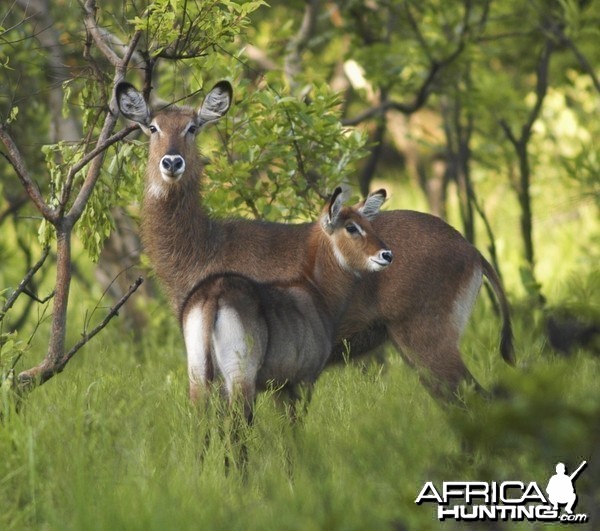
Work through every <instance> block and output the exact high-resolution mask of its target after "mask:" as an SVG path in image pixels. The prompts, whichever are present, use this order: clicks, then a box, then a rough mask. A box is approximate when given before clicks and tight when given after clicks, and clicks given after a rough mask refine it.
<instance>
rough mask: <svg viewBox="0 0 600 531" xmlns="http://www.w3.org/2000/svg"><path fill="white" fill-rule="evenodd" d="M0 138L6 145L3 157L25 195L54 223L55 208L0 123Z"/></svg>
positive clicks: (55, 216) (55, 217)
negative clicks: (9, 165) (43, 195)
mask: <svg viewBox="0 0 600 531" xmlns="http://www.w3.org/2000/svg"><path fill="white" fill-rule="evenodd" d="M0 140H2V143H3V144H4V145H5V146H6V149H7V151H8V153H3V155H4V157H5V158H6V159H7V160H8V162H10V164H11V166H12V167H13V168H14V170H15V172H16V174H17V177H18V178H19V180H20V181H21V184H22V185H23V187H24V188H25V191H26V192H27V195H28V196H29V198H30V199H31V201H32V202H33V204H34V205H35V206H36V208H37V209H38V210H39V211H40V213H41V214H42V216H44V218H45V219H47V220H48V221H50V222H51V223H55V222H56V219H57V212H56V209H54V208H52V207H51V206H49V205H48V204H47V203H46V201H45V200H44V198H43V197H42V194H41V193H40V190H39V188H38V187H37V185H36V184H35V183H34V182H33V179H32V178H31V175H30V174H29V171H28V170H27V167H26V166H25V158H24V157H23V155H22V154H21V152H20V151H19V148H18V147H17V145H16V144H15V143H14V141H13V139H12V136H10V134H9V132H8V131H7V130H6V127H5V125H4V124H1V123H0Z"/></svg>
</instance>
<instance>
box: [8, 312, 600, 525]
mask: <svg viewBox="0 0 600 531" xmlns="http://www.w3.org/2000/svg"><path fill="white" fill-rule="evenodd" d="M519 317H520V316H517V319H516V325H517V330H516V334H517V337H518V338H519V341H518V355H519V358H520V367H519V368H518V369H516V370H514V369H510V368H507V367H505V366H504V364H503V363H502V361H501V359H500V355H499V353H498V351H497V342H498V322H497V319H496V317H495V316H494V315H493V313H492V312H491V310H489V309H488V308H487V305H486V304H484V303H480V304H478V306H477V310H476V315H475V318H474V320H473V323H472V325H471V326H470V327H469V330H468V332H467V335H466V337H465V342H464V343H465V344H464V351H465V357H466V359H467V360H468V363H469V366H470V368H471V369H472V371H473V372H474V373H475V374H476V375H477V377H478V378H479V379H480V380H481V381H482V382H483V383H484V384H485V385H486V386H488V387H491V386H494V385H496V386H498V385H499V386H501V387H502V388H503V395H504V398H502V399H499V400H496V401H492V402H482V401H481V400H480V399H479V398H478V397H475V396H473V395H472V394H471V393H469V392H468V390H467V391H466V401H467V403H468V408H467V409H466V410H465V409H457V408H441V407H440V406H439V405H438V404H436V403H435V402H434V401H433V400H432V399H431V398H430V397H429V395H428V394H427V393H426V392H425V391H424V389H423V388H422V386H421V385H420V384H419V382H418V379H417V378H416V376H415V374H414V373H413V372H412V371H410V370H409V369H407V368H406V367H405V366H404V365H403V363H402V362H401V361H400V359H399V357H398V356H397V355H395V354H391V355H390V356H389V361H388V363H387V364H386V365H385V366H380V365H378V364H376V363H371V364H368V365H366V366H359V365H350V366H346V367H341V368H334V369H330V370H328V371H326V372H325V373H324V374H323V376H322V377H321V378H320V379H319V381H318V383H317V386H316V389H315V393H314V396H313V400H312V403H311V404H310V407H309V411H308V414H307V415H306V417H305V418H304V419H303V421H302V422H300V423H298V424H296V425H292V424H290V422H289V421H288V419H287V418H286V416H285V415H284V413H283V412H282V410H281V408H279V407H278V406H277V404H276V401H275V400H274V397H273V396H270V395H269V394H263V395H261V396H260V398H259V401H258V404H257V412H256V420H255V423H254V425H253V426H252V427H251V428H249V429H248V430H246V431H245V432H244V433H243V434H242V438H243V440H244V441H245V443H246V445H247V448H248V460H247V465H246V468H245V470H242V469H241V468H240V467H237V466H235V465H234V464H231V465H230V466H229V468H226V467H225V460H226V456H228V455H230V453H231V444H230V442H229V441H230V438H228V437H227V436H223V434H222V433H221V432H222V429H221V426H222V424H223V418H222V417H220V416H219V415H217V414H214V413H212V412H211V411H208V412H200V411H197V410H195V409H194V408H193V407H192V406H191V405H190V404H189V402H188V400H187V395H186V375H185V363H184V359H183V356H182V355H181V352H182V344H181V341H180V338H179V335H178V332H177V331H176V330H171V331H166V333H163V334H158V333H155V334H152V337H149V338H148V340H147V341H146V345H145V352H144V354H145V361H144V362H143V363H140V362H139V361H137V358H136V357H135V356H132V354H131V353H132V350H133V345H132V344H130V343H129V342H128V341H127V340H124V339H123V338H121V337H118V336H116V337H114V338H113V339H112V340H111V339H109V336H110V334H105V335H104V339H103V340H102V341H96V342H93V343H92V344H90V345H88V346H87V347H86V349H85V350H84V351H83V352H81V353H80V354H79V355H78V357H77V358H76V359H75V360H74V361H73V362H72V363H71V364H70V365H69V367H68V368H67V370H66V371H65V372H64V373H63V374H61V375H59V376H57V377H55V378H54V379H53V380H52V381H50V382H49V383H47V384H46V385H44V386H43V387H41V388H40V389H38V390H36V391H35V392H34V393H32V394H31V395H30V397H29V398H28V400H27V402H26V403H25V405H24V406H23V408H22V410H21V411H20V413H19V414H15V413H14V411H12V409H11V401H10V399H9V398H10V397H9V396H8V395H6V393H5V394H4V395H2V396H3V409H2V410H3V422H2V423H0V456H1V459H0V529H3V530H4V529H6V530H25V529H44V530H49V531H50V530H56V531H59V530H60V531H63V530H95V529H97V530H105V529H106V530H121V529H122V530H138V529H139V530H145V531H146V530H170V529H174V530H175V529H240V530H248V529H250V530H252V529H256V530H259V529H260V530H264V529H298V530H311V529H314V530H320V529H349V530H351V529H357V530H358V529H436V528H437V527H438V526H439V523H438V522H437V521H436V520H435V513H434V508H433V507H432V506H428V505H427V504H425V505H422V506H417V505H415V503H414V500H415V498H416V496H417V494H418V493H419V491H420V489H421V488H422V486H423V484H424V483H425V482H426V481H434V482H436V484H439V483H441V482H442V481H444V480H460V479H469V480H483V481H487V480H497V481H502V480H506V479H511V480H522V481H538V482H540V485H541V484H543V483H544V482H545V481H547V479H548V477H549V475H550V474H551V472H552V469H553V467H554V464H555V463H556V462H557V461H559V460H562V461H566V462H567V463H568V464H569V465H570V466H575V465H576V464H577V463H578V462H579V461H580V460H581V459H587V460H588V461H590V468H589V470H588V471H587V472H585V473H584V474H582V476H581V480H580V481H578V484H577V486H578V492H579V493H581V494H582V495H583V496H581V499H580V509H581V510H582V511H583V510H586V511H587V512H592V506H591V504H592V503H593V504H595V505H596V506H597V505H598V503H599V502H600V489H599V488H598V484H597V482H594V481H592V477H593V475H592V474H593V473H594V472H593V471H594V470H595V471H596V473H597V470H598V464H599V463H598V462H596V463H595V464H594V456H595V457H596V461H599V459H598V457H600V456H599V455H598V450H597V449H598V448H599V447H600V428H599V426H598V418H600V392H599V390H598V385H597V382H598V379H599V376H600V368H599V364H598V360H597V359H594V358H592V357H591V356H590V355H589V354H587V353H585V352H578V353H577V354H576V355H575V356H574V357H573V358H570V359H568V360H565V359H562V358H558V357H556V356H554V355H552V354H550V353H548V352H547V349H545V346H544V344H543V342H540V341H539V339H538V337H539V335H538V334H537V333H536V331H535V330H534V329H531V328H529V327H528V328H527V329H526V328H524V326H523V325H521V323H524V322H525V320H524V319H520V318H519ZM444 527H445V528H449V529H459V528H460V526H459V525H458V524H454V525H453V524H452V523H450V524H447V525H445V526H444ZM506 528H507V529H509V528H512V526H510V525H507V526H506ZM523 528H528V527H527V525H524V526H523Z"/></svg>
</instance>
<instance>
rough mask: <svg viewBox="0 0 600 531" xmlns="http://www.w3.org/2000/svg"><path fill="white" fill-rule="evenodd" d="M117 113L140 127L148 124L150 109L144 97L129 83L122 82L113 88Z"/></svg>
mask: <svg viewBox="0 0 600 531" xmlns="http://www.w3.org/2000/svg"><path fill="white" fill-rule="evenodd" d="M115 95H116V97H117V105H118V106H119V111H121V114H122V115H123V116H125V118H127V119H128V120H131V121H132V122H136V123H138V124H140V125H142V126H147V125H148V124H149V123H150V107H148V104H147V103H146V100H145V99H144V96H143V95H142V93H141V92H140V91H138V90H137V89H136V88H135V87H134V86H133V85H132V84H131V83H127V82H126V81H123V82H121V83H119V84H118V85H117V86H116V88H115Z"/></svg>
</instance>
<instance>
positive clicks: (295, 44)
mask: <svg viewBox="0 0 600 531" xmlns="http://www.w3.org/2000/svg"><path fill="white" fill-rule="evenodd" d="M305 1H306V6H305V8H304V17H303V18H302V24H301V25H300V29H299V30H298V33H296V35H294V37H292V38H291V39H290V41H289V42H288V44H287V47H286V50H287V53H286V56H285V59H284V67H283V71H284V73H285V77H286V79H287V81H288V83H289V85H290V86H291V87H294V86H295V85H296V76H297V75H298V73H299V72H300V70H301V68H300V63H301V60H302V58H301V54H302V52H303V51H304V49H305V48H306V45H307V44H308V41H309V40H310V38H311V37H312V35H313V34H314V32H315V28H316V26H317V9H318V7H319V0H305Z"/></svg>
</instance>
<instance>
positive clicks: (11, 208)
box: [0, 194, 29, 225]
mask: <svg viewBox="0 0 600 531" xmlns="http://www.w3.org/2000/svg"><path fill="white" fill-rule="evenodd" d="M5 198H6V199H7V201H8V207H6V208H5V209H4V210H3V211H2V212H0V225H2V223H4V220H5V219H6V218H8V217H9V216H12V215H14V214H16V213H17V212H18V211H19V210H21V208H22V207H23V206H25V205H26V204H27V201H28V200H29V196H28V195H27V194H22V195H20V196H19V197H17V198H14V199H10V198H7V197H5Z"/></svg>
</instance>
